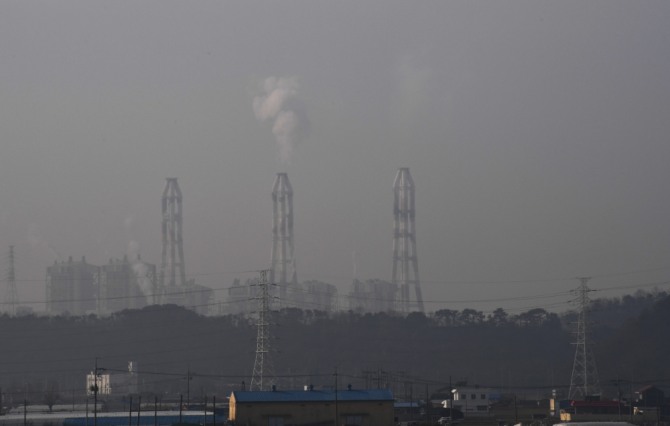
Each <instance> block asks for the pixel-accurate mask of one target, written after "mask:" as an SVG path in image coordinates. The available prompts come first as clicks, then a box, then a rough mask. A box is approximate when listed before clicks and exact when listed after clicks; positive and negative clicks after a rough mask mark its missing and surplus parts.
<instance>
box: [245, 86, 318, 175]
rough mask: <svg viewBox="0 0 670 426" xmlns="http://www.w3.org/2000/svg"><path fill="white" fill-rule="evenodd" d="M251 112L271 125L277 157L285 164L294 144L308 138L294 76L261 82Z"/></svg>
mask: <svg viewBox="0 0 670 426" xmlns="http://www.w3.org/2000/svg"><path fill="white" fill-rule="evenodd" d="M253 107H254V114H255V115H256V118H257V119H258V120H259V121H261V122H263V123H270V124H271V125H272V133H273V134H274V136H275V140H276V141H277V148H278V150H279V158H280V160H281V161H282V162H284V163H288V162H290V160H291V155H292V153H293V149H294V147H295V145H296V144H298V143H300V142H301V141H302V140H303V139H305V138H306V137H307V134H308V132H309V121H308V119H307V114H306V112H305V108H304V106H303V104H302V103H301V102H300V100H299V99H298V82H297V81H296V79H295V78H283V77H269V78H266V79H265V81H264V82H263V93H262V94H261V95H258V96H256V97H254V102H253Z"/></svg>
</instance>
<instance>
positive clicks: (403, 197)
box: [392, 167, 424, 312]
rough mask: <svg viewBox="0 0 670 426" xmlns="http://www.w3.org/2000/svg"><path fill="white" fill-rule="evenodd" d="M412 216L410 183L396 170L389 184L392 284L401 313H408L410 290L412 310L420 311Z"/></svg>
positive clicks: (404, 169) (403, 172)
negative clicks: (390, 193) (391, 197)
mask: <svg viewBox="0 0 670 426" xmlns="http://www.w3.org/2000/svg"><path fill="white" fill-rule="evenodd" d="M414 216H415V210H414V180H413V179H412V176H411V175H410V174H409V168H407V167H402V168H400V169H398V173H397V174H396V177H395V181H394V183H393V277H392V282H393V284H395V285H397V286H398V288H399V289H400V309H401V311H403V312H409V311H410V287H414V291H415V294H416V300H415V304H416V307H417V308H418V309H419V311H421V312H423V311H424V309H423V298H422V296H421V285H420V281H419V258H418V256H417V254H416V231H415V223H414Z"/></svg>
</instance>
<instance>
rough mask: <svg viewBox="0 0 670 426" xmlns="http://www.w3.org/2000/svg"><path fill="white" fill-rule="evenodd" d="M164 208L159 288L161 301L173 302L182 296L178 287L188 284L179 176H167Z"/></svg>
mask: <svg viewBox="0 0 670 426" xmlns="http://www.w3.org/2000/svg"><path fill="white" fill-rule="evenodd" d="M162 210H163V225H162V231H163V253H162V257H161V271H160V276H159V289H160V293H161V296H162V297H161V303H172V302H173V300H172V299H179V298H180V297H181V295H179V294H177V288H178V287H182V288H183V287H184V286H185V285H186V272H185V268H184V246H183V244H182V196H181V189H179V184H178V183H177V178H167V182H166V184H165V189H164V190H163V198H162ZM171 296H172V297H171Z"/></svg>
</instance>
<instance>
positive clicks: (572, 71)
mask: <svg viewBox="0 0 670 426" xmlns="http://www.w3.org/2000/svg"><path fill="white" fill-rule="evenodd" d="M669 21H670V2H668V1H665V0H663V1H636V2H631V1H616V0H604V1H582V0H579V1H560V2H559V1H538V0H532V1H470V0H468V1H421V2H407V1H399V2H396V1H388V0H384V1H361V2H354V1H344V2H342V1H331V2H326V1H307V0H305V1H282V2H273V1H263V2H257V1H238V2H225V1H197V2H177V1H162V0H161V1H104V2H100V1H91V0H85V1H26V0H16V1H3V2H2V3H0V64H1V65H0V141H1V146H2V151H1V154H0V252H2V253H6V252H7V247H8V246H9V245H10V244H14V245H15V246H16V255H17V264H16V266H17V275H18V279H19V280H20V281H19V296H20V298H21V299H22V301H43V300H44V276H45V270H46V267H47V266H48V265H50V264H52V263H53V261H54V260H55V259H56V258H57V257H58V258H60V259H61V260H64V259H67V257H68V256H70V255H71V256H73V257H75V258H80V257H81V256H82V255H85V256H86V257H87V260H88V261H89V262H91V263H94V264H103V263H106V262H107V261H108V259H109V258H110V257H122V256H123V255H124V254H125V253H127V252H129V251H130V252H132V251H133V250H135V249H136V248H137V247H139V251H140V252H141V254H142V257H143V258H144V259H145V260H147V261H150V262H153V263H156V264H157V265H159V264H160V251H161V247H160V237H161V236H160V221H161V217H160V197H161V192H162V189H163V186H164V181H165V178H166V177H178V178H179V183H180V186H181V188H182V191H183V194H184V240H185V241H184V244H185V256H186V262H187V271H186V272H187V275H189V276H192V277H195V278H196V279H197V281H198V282H200V283H202V284H205V285H208V286H211V287H213V288H215V289H223V288H225V287H227V286H229V285H230V284H231V283H232V280H233V279H234V278H236V277H239V278H242V279H244V278H246V277H249V276H250V274H243V273H240V272H241V271H247V270H256V269H262V268H265V267H267V266H268V264H269V260H270V245H271V207H272V206H271V197H270V194H271V190H272V183H273V180H274V176H275V174H276V173H277V172H287V173H288V175H289V178H290V180H291V182H292V184H293V189H294V191H295V199H294V207H295V244H296V258H297V267H298V274H299V278H300V279H301V280H307V279H319V280H322V281H326V282H330V283H333V284H337V285H338V287H339V289H340V292H341V293H342V294H344V293H346V292H348V291H349V284H350V282H351V278H352V269H353V266H352V253H353V252H354V251H355V252H356V263H357V275H358V277H359V278H360V279H368V278H383V279H390V276H391V266H392V262H391V242H392V239H391V238H392V235H391V225H392V210H391V207H392V189H391V188H392V184H393V179H394V176H395V173H396V170H397V168H398V167H409V168H410V171H411V173H412V175H413V177H414V180H415V183H416V186H417V194H416V196H417V238H418V241H417V247H418V254H419V268H420V272H421V278H422V280H423V284H422V287H423V292H424V298H425V300H426V307H427V309H428V310H435V309H439V308H443V307H448V308H454V309H462V308H465V307H477V308H481V309H484V310H489V309H493V308H495V307H498V306H501V307H505V308H507V307H510V308H511V307H517V308H529V307H534V306H542V307H552V304H554V303H558V304H559V305H556V306H554V307H553V308H555V309H560V310H563V309H566V308H567V307H568V306H567V305H565V304H562V305H561V304H560V303H563V302H565V301H567V300H568V299H569V296H566V295H559V296H557V297H553V298H542V299H536V298H534V297H533V296H539V295H554V294H557V293H563V292H566V291H567V290H569V289H571V288H574V287H576V286H577V285H578V281H577V280H575V279H574V278H575V277H577V276H593V277H594V279H593V280H592V281H591V286H592V287H593V288H596V289H601V290H608V289H611V288H613V287H619V286H632V287H634V286H642V285H645V284H647V283H654V282H663V281H668V280H670V265H669V264H668V259H669V258H670V221H669V218H670V201H669V198H668V182H670V167H669V166H668V160H669V159H670V136H669V135H670V78H669V76H670V25H668V22H669ZM269 78H274V80H268V79H269ZM273 90H280V92H278V93H275V98H273V99H270V100H269V101H270V102H272V101H275V102H276V101H286V103H285V104H284V109H285V110H288V111H289V112H291V111H292V112H294V113H295V114H290V115H284V116H282V122H281V123H280V124H279V125H278V124H276V122H275V119H276V118H277V112H278V111H277V110H273V107H272V106H271V105H270V106H267V107H266V109H265V110H264V112H259V111H260V110H259V105H258V103H259V102H263V101H268V97H270V96H272V93H273V92H272V91H273ZM254 99H258V100H257V101H256V108H254ZM264 114H265V115H264ZM282 126H287V127H286V128H282ZM291 138H294V141H293V142H291V141H290V139H291ZM278 140H279V143H278V142H277V141H278ZM287 143H288V144H292V146H290V147H289V148H288V151H287V148H286V146H285V145H286V144H287ZM282 144H283V145H282ZM280 145H281V146H280ZM5 263H6V262H5ZM666 288H667V286H666ZM633 291H635V288H630V289H626V290H619V291H611V290H608V291H603V292H602V293H599V294H597V295H594V296H603V297H604V296H614V295H616V294H621V293H622V292H633ZM3 293H4V289H3ZM216 295H217V297H221V296H222V295H223V291H220V290H217V293H216ZM525 297H530V299H529V300H517V299H519V298H525ZM504 298H511V299H514V300H496V299H504ZM492 300H493V301H492ZM462 301H468V302H467V303H460V302H462ZM487 301H491V302H487ZM35 307H36V309H38V310H42V309H43V305H39V304H37V305H35ZM553 308H552V309H553Z"/></svg>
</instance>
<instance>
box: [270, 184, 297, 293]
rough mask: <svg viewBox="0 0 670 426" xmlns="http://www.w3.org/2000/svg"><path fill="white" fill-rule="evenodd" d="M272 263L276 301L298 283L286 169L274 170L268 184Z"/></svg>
mask: <svg viewBox="0 0 670 426" xmlns="http://www.w3.org/2000/svg"><path fill="white" fill-rule="evenodd" d="M272 207H273V208H272V213H273V215H272V255H271V262H272V266H271V269H270V281H271V282H272V283H273V284H276V285H277V286H279V303H280V304H284V303H285V301H286V290H287V288H288V286H289V285H296V284H297V283H298V274H297V271H296V267H295V257H294V256H293V188H292V187H291V182H289V180H288V175H287V174H286V173H277V177H276V178H275V182H274V185H273V187H272Z"/></svg>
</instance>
